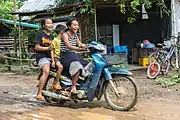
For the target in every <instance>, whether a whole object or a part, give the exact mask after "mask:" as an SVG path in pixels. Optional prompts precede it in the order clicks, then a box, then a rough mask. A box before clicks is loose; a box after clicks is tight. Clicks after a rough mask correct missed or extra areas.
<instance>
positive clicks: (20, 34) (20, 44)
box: [19, 15, 23, 74]
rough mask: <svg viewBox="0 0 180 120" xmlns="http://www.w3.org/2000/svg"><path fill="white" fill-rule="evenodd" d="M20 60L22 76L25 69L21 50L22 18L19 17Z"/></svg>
mask: <svg viewBox="0 0 180 120" xmlns="http://www.w3.org/2000/svg"><path fill="white" fill-rule="evenodd" d="M19 59H20V66H21V71H20V73H21V74H22V71H23V68H22V50H21V16H20V15H19Z"/></svg>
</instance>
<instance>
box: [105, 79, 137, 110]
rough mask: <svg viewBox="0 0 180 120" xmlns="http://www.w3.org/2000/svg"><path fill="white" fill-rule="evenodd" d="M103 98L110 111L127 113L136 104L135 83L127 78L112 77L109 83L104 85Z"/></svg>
mask: <svg viewBox="0 0 180 120" xmlns="http://www.w3.org/2000/svg"><path fill="white" fill-rule="evenodd" d="M104 97H105V100H106V102H107V104H108V105H109V106H110V107H111V108H112V109H114V110H120V111H128V110H130V109H131V108H133V107H134V106H135V105H136V103H137V99H138V90H137V86H136V83H135V82H134V81H133V79H132V78H131V77H128V76H113V79H112V80H111V81H109V82H106V83H105V86H104Z"/></svg>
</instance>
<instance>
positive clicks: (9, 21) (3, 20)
mask: <svg viewBox="0 0 180 120" xmlns="http://www.w3.org/2000/svg"><path fill="white" fill-rule="evenodd" d="M0 22H2V23H4V24H10V25H14V21H13V20H6V19H0ZM16 25H20V26H21V27H27V28H33V29H38V28H40V26H39V25H35V24H30V23H26V22H16Z"/></svg>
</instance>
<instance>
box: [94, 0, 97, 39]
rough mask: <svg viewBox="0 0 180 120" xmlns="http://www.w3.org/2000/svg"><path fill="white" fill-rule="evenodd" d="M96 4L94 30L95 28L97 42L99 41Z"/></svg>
mask: <svg viewBox="0 0 180 120" xmlns="http://www.w3.org/2000/svg"><path fill="white" fill-rule="evenodd" d="M96 9H97V8H96V3H95V2H94V10H95V11H94V28H95V36H96V41H97V40H98V30H97V16H96V14H97V13H96Z"/></svg>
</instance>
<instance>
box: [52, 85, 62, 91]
mask: <svg viewBox="0 0 180 120" xmlns="http://www.w3.org/2000/svg"><path fill="white" fill-rule="evenodd" d="M52 87H53V89H55V90H61V89H62V87H61V86H60V85H59V84H53V85H52Z"/></svg>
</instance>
